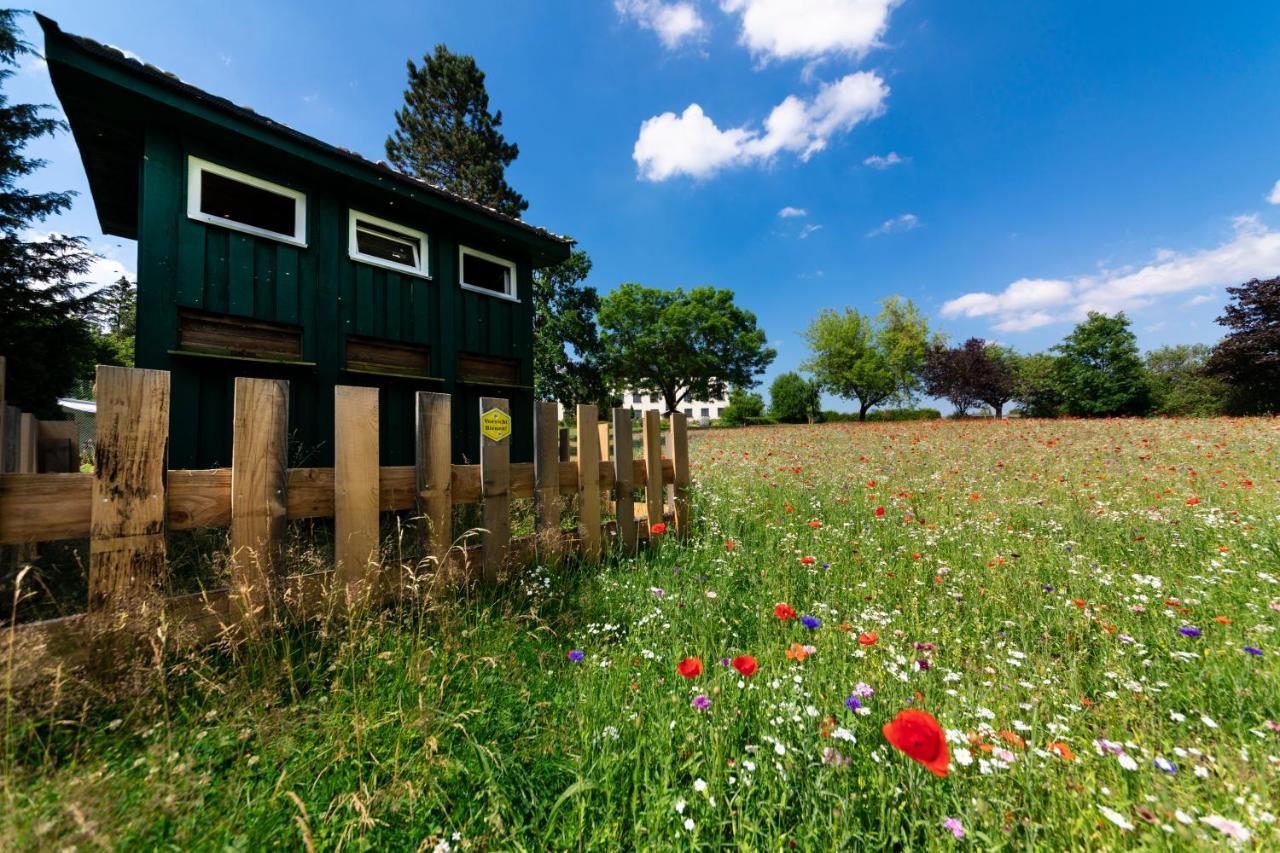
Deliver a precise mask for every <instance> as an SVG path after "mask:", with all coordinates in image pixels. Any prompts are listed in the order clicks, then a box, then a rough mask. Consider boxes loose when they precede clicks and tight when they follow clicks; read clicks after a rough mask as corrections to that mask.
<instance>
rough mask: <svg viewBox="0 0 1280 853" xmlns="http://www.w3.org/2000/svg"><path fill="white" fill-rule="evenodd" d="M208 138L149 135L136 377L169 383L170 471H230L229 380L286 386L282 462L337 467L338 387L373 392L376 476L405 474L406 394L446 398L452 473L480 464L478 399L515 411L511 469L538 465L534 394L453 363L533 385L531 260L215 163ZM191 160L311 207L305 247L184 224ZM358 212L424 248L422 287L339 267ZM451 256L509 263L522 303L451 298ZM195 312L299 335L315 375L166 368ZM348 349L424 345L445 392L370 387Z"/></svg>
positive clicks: (331, 187)
mask: <svg viewBox="0 0 1280 853" xmlns="http://www.w3.org/2000/svg"><path fill="white" fill-rule="evenodd" d="M206 144H207V143H206V141H205V140H191V139H184V138H182V137H180V136H179V135H178V134H177V133H176V132H173V131H169V130H167V129H164V128H152V129H149V130H148V131H147V137H146V157H145V159H144V161H143V166H142V175H141V192H140V202H139V204H140V208H141V209H140V210H139V223H140V225H139V230H138V258H139V261H138V266H139V272H138V293H139V321H138V325H139V329H138V347H137V356H138V365H139V366H140V367H154V368H160V369H165V370H169V371H170V372H171V373H172V375H173V383H172V387H173V391H172V394H173V408H172V423H171V430H170V464H171V466H172V467H176V468H192V467H196V468H203V467H213V466H225V465H229V464H230V462H231V424H232V401H233V385H234V378H235V377H236V376H260V377H274V378H282V379H288V380H289V382H290V424H289V427H290V433H291V445H292V446H291V464H294V465H331V464H332V462H333V451H332V441H333V386H334V385H335V384H347V385H368V386H375V387H378V388H380V389H381V394H380V396H381V401H382V403H381V412H380V418H381V429H380V445H381V450H380V455H381V458H382V463H383V464H385V465H407V464H412V462H413V447H414V400H413V398H414V393H415V392H417V391H419V390H428V391H446V392H449V393H451V394H453V395H454V416H453V417H454V424H455V429H454V446H455V461H459V462H461V461H463V460H464V459H466V460H468V461H473V462H474V461H475V460H476V458H477V454H478V447H479V440H478V431H479V398H480V397H481V396H482V395H484V396H505V397H507V398H508V399H510V400H511V404H512V415H513V418H514V419H515V429H514V431H513V438H512V457H513V459H515V460H519V461H528V460H529V459H531V458H532V436H531V434H530V433H531V429H530V425H531V424H532V417H533V415H532V395H531V392H530V391H529V390H528V388H519V389H510V388H479V387H473V386H468V385H462V384H458V383H455V381H454V380H455V375H456V363H457V360H456V353H457V352H458V351H462V352H468V353H475V354H479V355H486V356H497V357H501V358H511V359H517V360H518V361H519V365H520V366H519V384H521V385H523V386H531V385H532V384H533V375H532V308H531V293H530V290H531V270H530V263H529V258H528V257H527V256H524V257H522V256H520V255H519V254H518V253H517V252H515V251H513V250H511V249H509V248H505V249H504V248H503V247H502V246H500V245H494V244H493V243H492V242H490V241H491V239H492V237H491V235H488V234H485V233H484V232H483V231H481V230H479V229H476V228H475V227H474V226H465V228H464V227H462V226H459V224H458V223H457V222H453V221H450V220H448V219H446V218H444V217H442V216H441V215H440V214H439V213H438V212H433V211H430V210H428V209H426V208H423V209H422V210H420V211H419V210H415V209H413V205H412V203H406V202H405V200H404V199H403V198H386V199H384V198H380V197H378V195H377V194H376V193H374V194H370V191H369V190H367V189H361V188H359V187H350V188H344V185H343V184H342V183H341V182H340V181H336V180H334V179H333V177H332V176H331V175H326V174H316V175H309V174H308V173H307V171H306V169H307V166H306V164H305V163H303V164H300V165H297V166H295V167H294V168H293V169H290V168H288V167H287V166H282V165H281V163H282V159H281V158H275V159H274V160H273V161H255V160H253V159H252V158H251V157H249V156H248V155H247V153H246V152H244V151H239V150H234V151H228V150H218V149H216V148H214V149H210V148H207V147H205V146H206ZM189 155H194V156H198V157H201V158H203V159H207V160H210V161H212V162H215V163H219V164H222V165H225V166H229V167H231V168H233V169H238V170H241V171H243V172H246V173H248V174H251V175H255V176H257V177H261V178H264V179H266V180H270V181H274V182H277V183H281V184H285V185H288V186H293V187H296V188H297V189H300V190H302V191H304V192H305V193H306V197H307V203H306V212H307V235H306V237H307V244H308V245H307V246H306V247H305V248H304V247H297V246H293V245H289V244H285V243H281V242H279V241H276V240H272V239H269V238H262V237H256V236H253V235H249V234H244V233H241V232H237V231H232V230H228V229H226V228H222V227H219V226H216V225H209V224H205V223H202V222H197V221H194V220H192V219H190V218H189V217H188V216H187V186H186V183H187V157H188V156H189ZM351 208H355V209H357V210H360V211H364V212H368V213H370V214H373V215H376V216H382V217H384V218H387V219H390V220H392V221H395V222H399V223H402V224H404V225H406V226H409V227H413V228H417V229H419V230H421V231H424V232H426V233H427V234H428V240H429V258H430V272H431V278H430V279H429V280H428V279H424V278H422V277H419V276H414V275H409V274H401V273H398V272H395V271H392V270H388V269H384V268H381V267H376V266H372V265H368V264H363V263H359V262H356V261H353V260H351V259H350V258H349V257H348V252H347V246H348V233H347V229H348V212H349V210H350V209H351ZM459 243H461V244H463V245H468V246H473V247H475V248H477V249H481V250H483V251H489V252H493V253H494V254H498V255H500V256H503V257H507V258H509V259H510V260H512V261H514V262H515V263H516V264H517V268H518V281H517V292H518V295H519V301H518V302H513V301H511V300H507V299H502V298H498V297H493V296H487V295H485V294H481V293H475V292H472V291H468V290H465V289H462V288H460V287H459V286H458V269H457V266H458V265H457V255H458V246H459ZM179 308H194V309H200V310H204V311H212V312H218V313H221V314H229V315H233V316H240V317H246V318H253V319H257V320H264V321H271V322H280V323H290V324H296V325H299V326H301V327H302V328H303V359H304V360H305V361H306V362H313V363H314V366H300V365H273V364H259V363H254V362H238V361H229V360H213V359H203V358H193V357H190V356H184V355H173V354H171V350H173V349H174V348H175V346H176V342H177V311H178V309H179ZM347 335H362V336H368V337H375V338H382V339H386V340H389V341H398V342H405V343H413V344H418V345H426V346H428V347H430V349H431V361H432V369H431V372H432V374H433V375H434V376H436V377H440V378H441V379H443V380H444V381H443V382H430V381H420V380H416V379H413V380H410V379H403V378H390V377H375V376H369V375H365V374H356V373H349V372H347V371H346V370H345V369H344V353H345V341H346V336H347Z"/></svg>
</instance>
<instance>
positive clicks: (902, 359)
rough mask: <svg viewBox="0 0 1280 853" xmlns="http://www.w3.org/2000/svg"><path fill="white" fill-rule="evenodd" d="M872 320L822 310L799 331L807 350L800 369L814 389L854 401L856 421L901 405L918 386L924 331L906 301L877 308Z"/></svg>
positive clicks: (921, 320) (895, 300)
mask: <svg viewBox="0 0 1280 853" xmlns="http://www.w3.org/2000/svg"><path fill="white" fill-rule="evenodd" d="M881 306H882V307H881V311H880V314H879V315H878V316H877V317H876V318H875V319H872V318H871V317H868V316H866V315H864V314H862V313H861V312H859V311H857V310H856V309H853V308H845V309H844V311H843V312H838V311H835V310H833V309H831V308H824V309H823V310H822V312H821V313H819V314H818V316H817V318H816V319H814V321H813V322H812V323H810V324H809V328H807V329H806V330H805V331H804V338H805V340H806V341H807V342H808V344H809V348H810V349H811V350H812V351H813V354H812V356H810V358H809V359H808V360H807V361H806V362H805V363H804V364H803V365H802V368H803V369H804V370H807V371H809V372H811V373H812V374H813V375H814V378H815V380H816V381H817V382H818V384H819V386H820V387H821V388H822V389H823V390H825V391H829V392H831V393H832V394H835V395H836V396H837V397H844V398H845V399H847V400H857V401H858V420H860V421H864V420H866V419H867V412H868V411H869V410H870V409H871V408H873V407H875V406H879V405H881V404H882V403H885V402H888V401H891V400H900V401H907V400H910V399H911V397H912V396H913V395H914V393H915V392H916V391H917V390H918V389H919V388H920V387H921V380H920V371H921V369H922V368H923V366H924V356H925V351H926V349H927V347H928V337H929V329H928V326H927V324H926V323H925V321H924V318H923V317H921V316H920V312H919V311H918V310H917V309H916V307H915V305H913V304H912V303H911V300H909V299H908V300H901V299H898V298H897V297H893V298H891V299H887V300H885V301H884V302H883V303H881Z"/></svg>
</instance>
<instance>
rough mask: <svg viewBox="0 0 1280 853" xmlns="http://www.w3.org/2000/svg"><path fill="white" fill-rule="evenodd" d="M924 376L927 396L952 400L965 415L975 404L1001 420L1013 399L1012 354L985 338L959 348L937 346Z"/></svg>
mask: <svg viewBox="0 0 1280 853" xmlns="http://www.w3.org/2000/svg"><path fill="white" fill-rule="evenodd" d="M922 377H923V379H924V388H925V393H927V394H929V395H930V396H933V397H943V398H945V399H947V400H949V401H950V402H951V405H953V406H955V407H956V411H957V412H958V413H959V414H962V415H963V414H964V413H965V412H967V411H968V410H969V408H970V407H971V406H973V405H974V404H975V403H985V404H987V405H988V406H990V407H991V409H992V410H993V411H994V412H995V415H996V417H997V418H998V417H1001V416H1003V414H1004V404H1005V403H1007V402H1009V400H1010V399H1011V398H1012V396H1013V386H1014V375H1013V368H1012V367H1011V366H1010V364H1009V353H1007V352H1006V351H1005V350H1004V349H1003V348H1002V347H998V346H996V345H994V344H988V343H987V342H986V341H984V340H983V339H982V338H970V339H969V340H967V341H965V342H964V343H963V344H961V345H960V346H958V347H946V346H944V345H942V344H940V343H938V344H934V345H933V346H932V347H930V348H929V351H928V353H927V354H926V355H925V360H924V369H923V371H922Z"/></svg>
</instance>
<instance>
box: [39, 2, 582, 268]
mask: <svg viewBox="0 0 1280 853" xmlns="http://www.w3.org/2000/svg"><path fill="white" fill-rule="evenodd" d="M36 18H37V20H39V22H40V26H41V28H42V29H43V30H44V36H45V57H46V60H47V61H48V64H49V73H50V76H51V77H52V79H53V85H54V90H55V91H56V92H57V94H58V98H59V100H60V101H61V102H62V105H63V109H64V110H65V112H66V114H67V119H68V121H69V123H70V124H71V130H72V133H73V134H74V135H75V138H76V144H77V147H78V148H79V149H80V156H81V159H82V160H83V162H84V166H85V171H86V173H87V174H88V177H89V189H90V193H91V194H92V196H93V199H94V204H95V207H96V208H97V211H98V219H99V222H100V224H101V225H102V229H103V231H104V232H105V233H108V234H117V235H119V236H122V237H131V238H133V237H136V236H137V216H138V204H137V198H138V189H137V186H136V177H137V163H138V158H140V157H141V133H142V127H141V126H139V123H140V122H143V121H148V120H151V116H152V112H151V109H148V108H147V107H151V108H152V109H154V107H161V108H163V109H165V110H169V111H176V112H177V113H178V114H180V116H181V117H182V118H184V119H188V120H194V121H203V122H211V123H213V124H215V125H218V126H220V127H222V128H224V129H226V130H228V131H230V132H232V133H238V134H241V135H244V136H247V137H250V138H252V139H254V140H255V141H257V142H260V143H263V144H266V145H268V146H271V147H273V148H276V149H279V150H281V151H283V152H285V153H289V154H293V155H295V156H303V157H306V158H307V159H308V160H309V161H310V162H312V163H314V164H315V165H318V166H320V167H323V168H327V169H331V170H333V171H337V172H341V173H343V174H346V175H348V176H350V177H354V178H357V179H361V180H364V181H366V182H370V183H373V184H375V185H378V186H382V187H387V188H392V189H399V190H400V191H401V192H402V193H403V194H406V195H407V196H408V197H409V198H411V199H413V200H416V201H419V202H422V203H424V204H426V205H427V206H429V207H432V208H435V209H437V210H439V211H441V212H444V213H447V214H451V215H453V216H456V217H458V218H460V219H463V220H465V221H468V222H470V223H472V224H475V225H479V226H481V227H485V228H488V229H489V230H491V231H494V232H496V233H498V234H500V235H502V236H505V237H507V238H509V239H514V240H516V241H517V242H519V243H521V244H524V245H525V246H526V247H527V248H528V249H529V250H530V251H531V253H532V255H533V256H534V259H535V261H540V262H541V263H543V264H545V263H553V262H555V261H558V260H562V259H563V258H565V257H567V256H568V254H569V248H570V247H571V246H572V245H573V242H574V241H573V240H572V239H571V238H568V237H564V236H561V235H558V234H554V233H552V232H550V231H548V230H546V229H544V228H539V227H537V226H535V225H530V224H529V223H527V222H524V221H523V220H520V219H517V218H516V217H513V216H508V215H507V214H504V213H501V212H499V211H497V210H495V209H494V208H492V207H489V206H487V205H484V204H481V203H480V202H478V201H475V200H473V199H469V198H466V197H465V196H462V195H458V194H457V193H453V192H450V191H449V190H446V189H443V188H442V187H438V186H435V185H434V184H431V183H428V182H427V181H424V180H422V179H420V178H416V177H413V176H412V175H408V174H405V173H404V172H400V171H397V170H396V169H393V168H391V167H390V166H388V165H387V164H386V163H384V162H382V161H380V160H379V161H376V162H375V161H372V160H368V159H366V158H364V157H362V156H360V155H359V154H357V153H355V152H354V151H349V150H347V149H345V148H340V147H338V146H336V145H330V144H329V143H327V142H323V141H321V140H319V139H316V138H315V137H314V136H309V135H307V134H305V133H302V132H301V131H298V130H295V129H293V128H291V127H289V126H288V125H285V124H282V123H280V122H278V121H275V120H273V119H270V118H267V117H266V116H263V115H259V114H258V113H256V112H254V111H253V110H252V109H250V108H249V107H244V106H239V105H237V104H234V103H232V102H231V101H229V100H227V99H226V98H223V97H219V96H217V95H213V94H210V93H209V92H206V91H204V90H203V89H200V88H198V87H196V86H193V85H191V84H190V83H187V82H185V81H183V80H182V79H180V78H179V77H178V76H177V75H175V74H172V73H170V72H168V71H164V70H162V69H160V68H157V67H156V66H154V65H150V64H148V63H145V62H143V61H142V60H140V59H138V58H137V57H135V56H132V55H131V54H128V53H126V52H125V51H123V50H120V49H119V48H116V47H112V46H110V45H106V44H102V43H100V42H97V41H94V40H93V39H90V38H86V37H84V36H79V35H74V34H72V33H67V32H63V30H62V29H61V28H60V27H59V26H58V23H57V22H56V21H53V20H51V19H50V18H47V17H45V16H43V15H40V14H39V13H37V14H36ZM104 87H109V90H110V91H111V92H115V93H124V94H125V95H126V96H128V97H132V98H141V99H144V100H145V101H146V102H148V103H147V107H144V108H142V109H141V110H139V111H138V112H137V113H136V114H135V116H134V117H133V118H131V117H130V116H128V115H124V114H122V113H121V112H119V111H115V110H112V109H109V108H106V107H105V106H104V102H105V101H106V100H107V98H106V97H104V96H105V95H107V94H108V88H104ZM137 116H145V118H138V117H137Z"/></svg>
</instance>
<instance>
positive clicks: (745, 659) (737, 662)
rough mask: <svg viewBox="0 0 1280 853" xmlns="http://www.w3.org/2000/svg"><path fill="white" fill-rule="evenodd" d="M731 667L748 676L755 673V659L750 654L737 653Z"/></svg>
mask: <svg viewBox="0 0 1280 853" xmlns="http://www.w3.org/2000/svg"><path fill="white" fill-rule="evenodd" d="M733 668H734V669H736V670H737V671H738V672H740V673H742V674H743V675H744V676H746V677H747V678H750V677H751V676H753V675H755V674H756V659H755V658H753V657H752V656H751V655H739V656H738V657H736V658H734V659H733Z"/></svg>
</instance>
